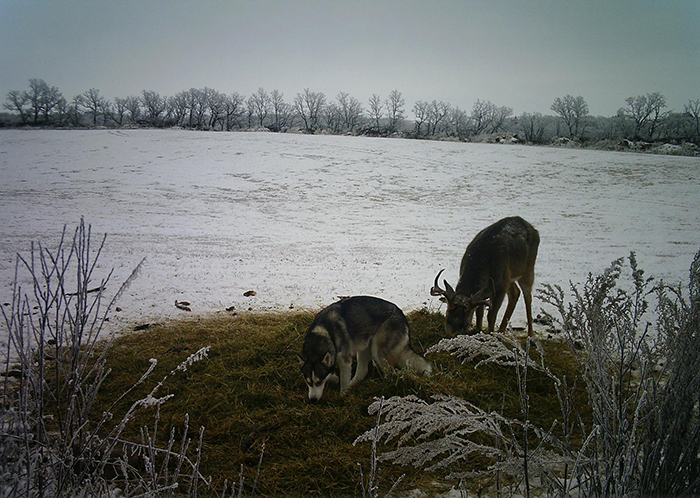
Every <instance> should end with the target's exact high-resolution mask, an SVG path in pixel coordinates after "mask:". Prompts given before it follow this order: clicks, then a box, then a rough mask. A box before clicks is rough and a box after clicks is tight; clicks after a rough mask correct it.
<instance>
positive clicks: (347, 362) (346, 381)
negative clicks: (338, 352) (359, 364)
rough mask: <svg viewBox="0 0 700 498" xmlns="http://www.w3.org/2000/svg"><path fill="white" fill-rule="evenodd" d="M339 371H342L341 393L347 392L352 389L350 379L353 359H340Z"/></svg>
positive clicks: (340, 357) (342, 357) (341, 357)
mask: <svg viewBox="0 0 700 498" xmlns="http://www.w3.org/2000/svg"><path fill="white" fill-rule="evenodd" d="M338 369H339V370H340V392H345V391H347V390H348V388H350V378H351V376H352V357H351V356H349V357H344V356H339V357H338Z"/></svg>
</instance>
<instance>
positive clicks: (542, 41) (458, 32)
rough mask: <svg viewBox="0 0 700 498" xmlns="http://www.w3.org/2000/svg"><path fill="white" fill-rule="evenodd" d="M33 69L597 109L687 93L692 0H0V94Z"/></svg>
mask: <svg viewBox="0 0 700 498" xmlns="http://www.w3.org/2000/svg"><path fill="white" fill-rule="evenodd" d="M30 78H40V79H43V80H45V81H46V82H47V83H49V84H50V85H53V86H56V87H58V88H59V90H61V92H62V93H63V95H64V97H66V98H67V99H71V98H72V97H74V96H75V95H78V94H80V93H83V92H85V91H86V90H88V89H90V88H97V89H99V90H100V93H101V94H102V95H103V96H105V97H106V98H108V99H113V98H114V97H126V96H129V95H137V94H140V92H141V90H155V91H157V92H158V93H160V94H161V95H163V96H169V95H173V94H175V93H177V92H180V91H182V90H187V89H189V88H192V87H195V88H203V87H205V86H207V87H210V88H214V89H216V90H218V91H220V92H223V93H232V92H238V93H240V94H242V95H244V96H249V95H251V94H252V93H253V92H254V91H256V90H257V89H258V88H259V87H263V88H265V89H266V90H267V91H268V92H269V91H271V90H273V89H278V90H279V91H280V92H283V93H284V98H285V100H286V101H287V102H290V103H291V102H292V101H293V99H294V96H295V95H296V94H297V93H300V92H301V91H302V90H303V89H304V88H309V89H310V90H312V91H315V92H323V93H325V94H326V96H327V97H328V98H329V99H333V98H335V96H336V95H337V94H338V92H340V91H344V92H348V93H349V94H350V95H352V96H354V97H356V98H358V99H359V100H360V101H361V102H362V103H363V104H364V106H365V107H367V101H368V99H369V98H370V97H371V96H372V94H374V93H376V94H379V95H380V96H381V97H382V99H384V98H386V96H387V94H388V93H389V92H390V91H391V90H393V89H397V90H399V91H400V92H402V93H403V95H404V98H405V99H406V110H407V111H408V113H409V117H412V112H410V111H411V108H412V106H413V104H414V103H415V101H417V100H430V101H432V100H438V101H445V102H449V103H450V104H452V105H453V106H459V107H461V108H462V109H465V110H467V111H470V110H471V107H472V105H473V103H474V101H475V100H476V99H480V100H490V101H492V102H493V103H495V104H497V105H506V106H509V107H512V108H513V110H514V111H515V113H516V114H521V113H523V112H542V113H547V114H552V111H551V110H550V105H551V104H552V101H553V100H554V99H555V98H556V97H562V96H564V95H567V94H571V95H574V96H577V95H582V96H583V97H584V98H585V99H586V102H587V103H588V105H589V108H590V112H591V114H593V115H612V114H615V113H616V112H617V109H618V108H620V107H622V106H623V105H624V99H625V98H626V97H629V96H633V95H640V94H645V93H649V92H656V91H658V92H661V93H662V94H663V95H665V96H666V98H667V101H668V106H669V108H670V109H675V110H678V111H682V109H683V105H684V104H686V103H687V102H688V100H689V99H693V100H695V99H700V1H699V0H664V1H658V0H653V1H651V0H634V1H633V0H551V1H549V0H505V1H497V0H493V1H486V0H485V1H476V0H473V1H472V0H459V1H443V0H415V1H414V0H388V1H382V0H374V1H355V0H326V1H322V0H308V1H303V0H267V1H266V0H258V1H238V0H220V1H213V0H197V1H195V0H191V1H185V0H0V96H2V101H3V102H5V97H6V95H7V92H8V91H10V90H25V89H27V88H28V80H29V79H30Z"/></svg>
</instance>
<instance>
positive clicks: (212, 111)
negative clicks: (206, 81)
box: [206, 89, 226, 130]
mask: <svg viewBox="0 0 700 498" xmlns="http://www.w3.org/2000/svg"><path fill="white" fill-rule="evenodd" d="M206 96H207V100H206V109H207V113H208V115H209V123H208V126H209V128H211V129H214V128H216V126H217V124H220V125H221V129H222V130H223V129H224V122H223V120H224V115H225V113H226V97H225V96H224V95H222V94H221V93H219V92H217V91H216V90H212V89H208V92H207V94H206Z"/></svg>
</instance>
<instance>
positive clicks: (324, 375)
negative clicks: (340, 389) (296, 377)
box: [298, 353, 335, 403]
mask: <svg viewBox="0 0 700 498" xmlns="http://www.w3.org/2000/svg"><path fill="white" fill-rule="evenodd" d="M298 358H299V363H300V364H301V373H302V375H303V376H304V380H305V381H306V385H307V386H309V401H310V402H311V403H315V402H316V401H318V400H320V399H321V396H322V395H323V388H324V387H326V382H328V381H329V380H331V379H332V378H335V374H333V367H334V366H335V358H334V357H333V355H331V354H330V353H326V354H325V356H324V357H323V358H322V359H321V360H316V361H314V360H312V359H311V358H309V357H306V358H304V357H303V356H299V357H298Z"/></svg>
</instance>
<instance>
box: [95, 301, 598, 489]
mask: <svg viewBox="0 0 700 498" xmlns="http://www.w3.org/2000/svg"><path fill="white" fill-rule="evenodd" d="M408 319H409V322H410V323H411V330H412V337H413V346H414V349H415V350H416V351H417V352H418V353H419V354H422V353H423V352H424V351H425V349H427V348H428V347H430V346H432V345H433V344H435V343H436V342H438V341H439V340H440V339H441V338H442V337H443V334H444V332H443V330H444V329H443V322H442V320H443V318H442V316H441V315H439V314H437V313H428V312H413V313H410V314H409V315H408ZM312 320H313V313H311V312H290V313H278V314H275V313H264V314H261V313H245V314H241V315H238V316H235V317H213V318H210V319H201V320H183V321H178V322H174V323H172V324H168V325H163V326H157V327H154V328H151V329H149V330H147V331H143V332H138V333H133V334H129V335H126V336H124V337H121V338H119V339H118V340H117V341H116V342H115V343H114V345H113V347H112V349H111V351H110V353H109V356H108V364H109V365H110V367H111V368H112V373H111V374H110V375H109V377H108V379H107V381H106V382H105V384H104V385H103V388H102V390H101V393H102V394H101V395H100V397H99V400H98V404H99V406H97V410H98V411H97V413H99V412H100V410H102V409H104V408H103V407H106V406H108V404H109V403H110V401H111V400H113V399H114V397H115V396H116V395H117V394H119V393H122V392H124V391H126V390H127V389H128V388H129V387H130V386H132V385H133V384H134V382H135V381H136V380H138V378H139V377H140V376H141V374H142V373H143V372H145V371H146V370H147V368H148V366H149V359H150V358H157V359H158V361H159V363H158V367H157V370H156V372H155V374H154V375H153V376H152V377H151V378H150V379H151V380H150V381H149V382H147V383H146V385H144V386H142V389H141V390H140V391H138V392H134V393H133V396H131V397H130V399H127V400H124V403H123V406H121V407H119V408H117V409H116V410H114V414H115V417H116V418H118V417H119V416H120V414H121V413H122V412H121V411H120V410H126V408H127V407H128V405H129V404H130V403H131V402H133V400H135V399H138V398H137V396H143V395H145V394H146V393H147V392H148V391H149V390H150V388H151V387H152V386H153V383H154V382H156V381H157V380H158V379H160V378H162V377H163V376H164V375H165V374H166V373H167V372H169V371H170V370H172V369H173V368H174V367H175V366H177V365H178V364H179V363H180V362H181V361H182V360H183V359H184V358H186V357H187V356H188V355H190V354H192V353H194V352H195V351H197V350H198V349H199V348H201V347H203V346H211V351H210V354H209V359H208V360H205V361H202V362H199V363H197V364H195V365H193V366H192V367H191V368H189V369H188V370H187V371H186V372H182V373H179V374H178V375H176V376H175V377H173V378H171V379H170V380H168V382H167V384H166V385H165V386H164V388H163V390H161V391H160V395H164V394H168V393H172V394H175V397H174V398H173V399H171V400H170V401H168V402H166V403H165V404H164V405H163V406H162V407H161V412H160V422H159V423H160V426H159V434H158V438H159V441H166V440H167V431H169V430H170V427H175V428H176V430H181V428H182V427H183V424H184V420H185V414H189V418H190V424H189V425H190V428H191V432H192V433H195V432H196V430H197V429H198V428H199V426H204V427H205V428H206V430H205V433H204V446H203V455H202V465H201V471H202V473H203V474H204V475H207V476H213V479H214V481H213V483H214V485H215V487H221V486H222V485H223V480H224V478H227V479H229V481H230V480H238V476H239V472H240V468H241V465H243V467H244V476H245V479H246V483H250V485H251V486H252V483H253V480H254V476H255V469H256V466H257V464H258V460H259V457H260V452H261V449H262V445H263V444H265V455H264V461H263V464H262V468H261V473H260V478H259V483H258V485H257V492H258V493H260V494H263V495H266V496H283V495H288V496H300V495H324V496H346V495H347V496H357V495H359V494H360V491H361V490H360V484H359V482H360V479H359V470H358V463H359V464H362V467H363V469H364V470H365V472H367V471H368V469H369V461H370V447H369V445H366V444H365V445H359V446H357V447H355V446H353V445H352V442H353V441H354V440H355V438H356V437H357V436H359V435H360V434H362V433H364V432H365V431H366V430H368V429H370V428H371V427H373V426H374V423H375V417H373V416H369V415H368V414H367V407H368V406H369V404H370V403H372V401H373V400H374V398H375V397H378V396H385V397H390V396H394V395H407V394H415V395H418V396H420V397H421V398H423V399H426V400H427V399H429V398H430V396H431V395H433V394H449V395H454V396H459V397H461V398H464V399H466V400H468V401H471V402H473V403H475V404H477V405H479V406H481V407H482V408H483V409H485V410H488V411H490V410H497V411H500V412H501V413H503V414H504V415H506V416H509V417H517V416H519V413H520V405H519V399H518V389H517V380H516V378H515V375H514V373H513V370H512V369H508V368H505V367H498V366H487V367H481V368H479V369H478V370H475V369H474V368H473V365H470V364H467V365H461V364H460V363H459V362H458V361H457V360H456V359H455V358H453V357H451V356H448V355H446V354H436V355H431V356H430V357H429V358H428V359H429V360H430V361H431V363H432V364H433V367H434V374H433V376H431V377H430V378H422V377H417V376H416V375H414V374H412V373H411V372H404V371H399V372H396V373H394V374H392V375H389V376H387V377H386V378H381V377H380V376H379V374H378V373H377V371H376V370H373V371H370V374H369V375H368V377H367V379H365V381H363V382H362V383H361V384H360V385H358V386H356V388H354V389H353V390H352V391H351V392H350V393H349V394H348V395H346V396H340V394H339V392H338V390H337V387H335V388H333V386H332V387H331V388H330V389H326V392H324V397H323V400H322V401H321V402H320V403H319V404H316V405H310V404H308V403H307V400H306V391H307V390H306V387H305V384H304V381H303V379H302V376H301V374H300V373H299V365H298V360H297V357H296V355H297V353H298V352H299V351H300V350H301V344H302V341H303V337H304V334H305V332H306V329H307V327H308V326H309V324H310V323H311V321H312ZM544 348H545V351H546V352H547V359H548V364H549V366H550V368H551V369H552V370H553V371H554V372H555V373H556V374H557V375H558V376H560V377H563V376H566V377H567V379H569V381H570V383H571V379H573V378H575V377H576V376H577V372H576V371H575V366H574V362H573V361H572V358H571V356H570V354H569V353H568V350H567V348H566V346H565V345H564V344H562V343H560V342H557V341H545V343H544ZM529 391H530V396H531V404H532V407H531V417H532V419H533V421H534V423H535V424H537V425H539V426H541V427H549V426H550V425H551V421H552V420H553V419H555V418H556V419H560V418H561V413H560V410H559V405H558V402H557V400H556V396H555V395H554V389H553V388H552V386H551V381H549V380H548V379H546V378H545V377H544V376H541V377H538V376H537V375H535V373H534V372H533V374H532V376H531V378H530V379H529ZM578 396H579V401H580V403H579V406H582V404H586V399H585V393H583V392H580V393H578ZM153 419H154V413H153V411H152V410H150V413H149V411H146V413H142V414H140V415H139V418H137V419H136V420H134V421H133V422H131V425H130V428H128V429H127V431H131V432H130V433H129V436H130V437H133V438H134V439H137V438H138V437H139V436H138V429H139V427H140V426H142V425H149V426H152V424H153ZM381 450H382V447H381V446H380V454H381ZM471 464H473V465H474V466H478V465H484V462H478V461H475V462H472V463H471ZM402 473H406V477H405V479H404V480H403V482H402V483H401V484H400V487H399V488H398V491H399V492H401V491H406V490H410V489H415V488H421V489H423V490H424V491H426V492H428V493H430V492H432V491H434V490H435V488H434V483H436V482H440V477H441V476H440V475H436V474H429V473H426V472H424V471H422V470H414V469H407V468H398V467H396V466H394V465H391V464H389V463H384V464H382V485H381V489H382V490H384V492H386V491H387V490H388V489H389V487H390V486H391V484H392V483H393V482H394V481H395V480H396V479H397V478H398V477H399V476H400V475H401V474H402ZM247 491H248V492H250V488H249V487H248V488H247Z"/></svg>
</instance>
